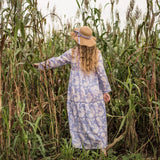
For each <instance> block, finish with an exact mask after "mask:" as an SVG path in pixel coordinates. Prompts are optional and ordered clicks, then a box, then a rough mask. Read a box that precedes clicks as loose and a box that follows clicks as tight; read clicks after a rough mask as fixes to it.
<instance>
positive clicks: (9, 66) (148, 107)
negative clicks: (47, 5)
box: [0, 0, 160, 160]
mask: <svg viewBox="0 0 160 160" xmlns="http://www.w3.org/2000/svg"><path fill="white" fill-rule="evenodd" d="M3 2H4V0H3V1H0V13H1V14H0V15H1V16H0V22H1V23H0V39H1V41H0V159H2V160H21V159H23V160H33V159H37V160H39V159H43V160H52V159H56V160H57V159H64V160H92V159H93V160H95V159H96V160H98V159H113V160H118V159H122V160H127V159H136V160H137V159H140V160H141V159H151V158H152V159H155V160H156V159H157V160H158V157H160V147H159V146H160V2H159V0H156V1H155V4H154V5H153V3H152V0H146V2H147V13H146V15H142V14H141V12H140V10H139V9H138V8H136V7H135V5H134V4H135V2H134V0H131V2H130V5H129V7H128V11H127V13H126V20H127V21H126V25H125V27H124V28H123V29H121V28H120V25H119V24H120V19H119V13H116V15H114V14H113V15H112V17H111V18H112V23H107V24H105V23H104V21H103V20H102V18H101V10H100V9H98V8H91V7H90V1H88V0H83V1H80V0H79V1H78V0H76V2H77V5H78V7H79V14H81V15H82V24H69V23H68V24H64V25H63V30H56V29H54V28H53V31H52V34H51V35H50V36H46V34H45V33H44V29H45V18H46V17H45V16H44V15H42V14H41V12H40V11H38V9H37V0H8V2H7V7H5V8H4V7H3ZM110 2H111V6H112V13H114V12H113V11H114V4H115V3H116V1H115V0H110ZM117 2H118V1H117ZM52 16H53V17H54V19H57V20H59V17H58V15H56V14H55V13H52ZM75 16H76V15H75ZM140 19H141V20H142V19H143V20H142V21H140ZM81 25H88V26H90V27H91V28H92V29H93V31H94V33H93V34H94V36H95V37H97V47H98V48H99V49H100V50H101V52H102V55H103V60H104V65H105V69H106V73H107V75H108V79H109V82H110V84H111V88H112V92H111V94H110V95H111V101H110V103H109V104H107V105H106V112H107V121H108V141H109V145H108V147H107V151H108V157H107V158H106V157H104V155H102V154H100V151H99V150H87V151H85V150H84V149H82V150H81V149H75V148H73V147H72V145H71V137H70V134H69V126H68V117H67V110H66V100H67V87H68V80H69V73H70V66H69V65H66V66H63V67H61V68H57V69H54V70H47V71H45V72H40V71H38V70H37V69H35V68H34V67H33V66H32V64H33V63H35V62H40V61H44V60H46V59H48V58H50V57H53V56H59V55H61V54H62V53H64V51H66V50H68V49H69V48H71V47H73V46H74V45H75V42H74V41H73V40H71V37H70V35H69V33H70V32H71V31H72V30H73V28H77V27H80V26H81Z"/></svg>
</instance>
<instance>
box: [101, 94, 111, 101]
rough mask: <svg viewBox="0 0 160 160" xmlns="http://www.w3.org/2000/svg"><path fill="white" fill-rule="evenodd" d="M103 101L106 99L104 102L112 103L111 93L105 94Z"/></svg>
mask: <svg viewBox="0 0 160 160" xmlns="http://www.w3.org/2000/svg"><path fill="white" fill-rule="evenodd" d="M103 99H104V101H105V102H106V103H108V102H109V101H110V99H111V97H110V95H109V93H104V94H103Z"/></svg>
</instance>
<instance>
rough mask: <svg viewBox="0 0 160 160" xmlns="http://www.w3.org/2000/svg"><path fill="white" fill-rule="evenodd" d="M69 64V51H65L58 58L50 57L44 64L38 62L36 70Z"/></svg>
mask: <svg viewBox="0 0 160 160" xmlns="http://www.w3.org/2000/svg"><path fill="white" fill-rule="evenodd" d="M70 62H71V49H70V50H68V51H66V52H65V53H63V54H62V55H61V56H59V57H52V58H50V59H48V60H46V61H44V62H40V63H39V64H38V69H39V70H44V68H45V69H52V68H57V67H60V66H63V65H65V64H67V63H70Z"/></svg>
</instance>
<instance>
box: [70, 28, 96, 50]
mask: <svg viewBox="0 0 160 160" xmlns="http://www.w3.org/2000/svg"><path fill="white" fill-rule="evenodd" d="M71 37H72V39H74V40H75V41H76V42H77V43H78V44H79V45H83V46H88V47H93V46H95V45H96V38H95V37H93V36H92V30H91V29H90V28H89V27H87V26H83V27H81V28H75V29H74V31H73V32H71Z"/></svg>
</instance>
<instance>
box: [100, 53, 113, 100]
mask: <svg viewBox="0 0 160 160" xmlns="http://www.w3.org/2000/svg"><path fill="white" fill-rule="evenodd" d="M97 74H98V79H99V85H100V89H101V90H102V92H103V95H104V100H105V102H106V103H108V102H109V100H110V96H109V94H108V92H111V87H110V84H109V82H108V77H107V75H106V72H105V69H104V65H103V59H102V55H101V53H99V57H98V67H97Z"/></svg>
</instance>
